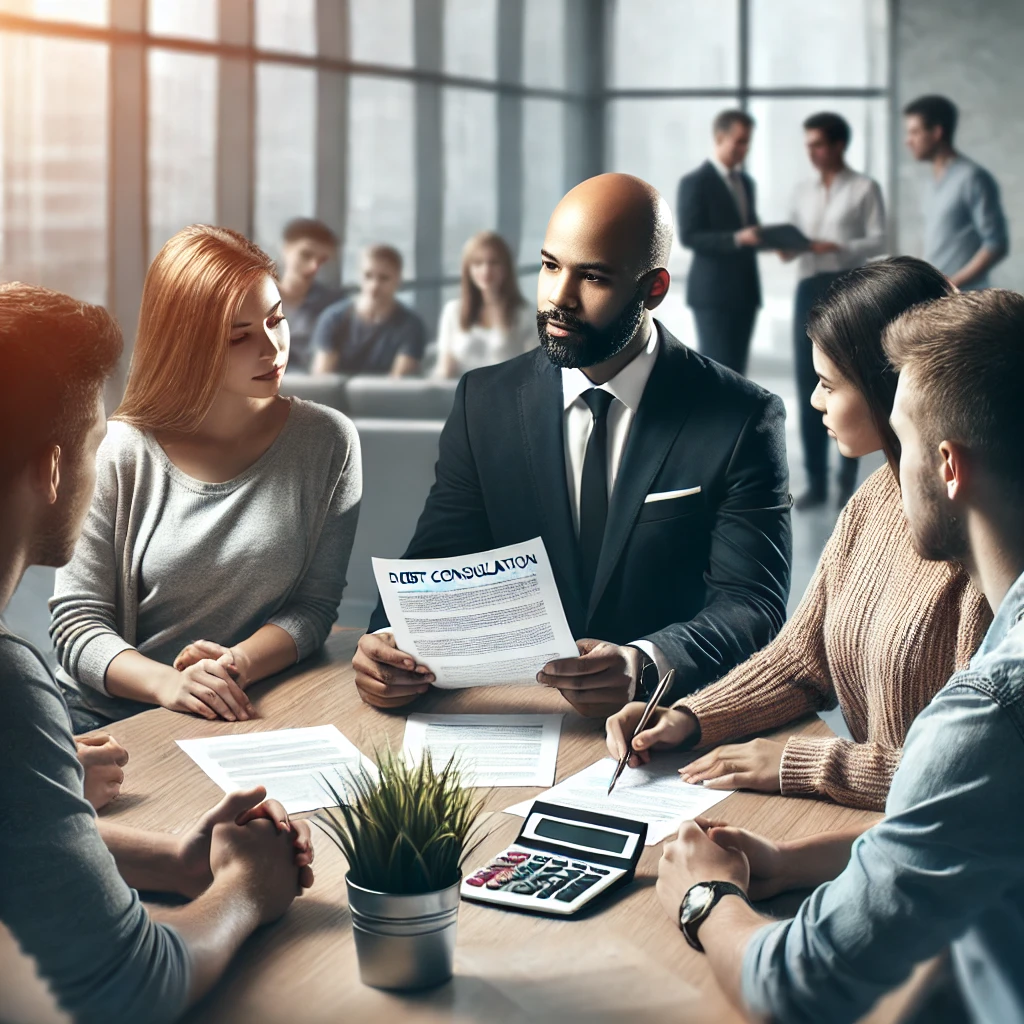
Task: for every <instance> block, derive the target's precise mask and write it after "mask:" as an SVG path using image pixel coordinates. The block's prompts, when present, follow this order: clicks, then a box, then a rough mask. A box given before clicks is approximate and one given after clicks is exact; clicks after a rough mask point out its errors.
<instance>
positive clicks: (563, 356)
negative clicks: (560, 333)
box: [537, 288, 644, 369]
mask: <svg viewBox="0 0 1024 1024" xmlns="http://www.w3.org/2000/svg"><path fill="white" fill-rule="evenodd" d="M643 316H644V294H643V291H642V290H641V289H640V288H637V290H636V292H634V294H633V297H632V298H631V299H630V300H629V302H627V303H626V305H625V306H624V307H623V309H622V311H621V312H620V313H619V315H618V316H616V317H615V319H614V320H613V321H612V322H611V323H610V324H608V326H607V327H594V326H593V325H592V324H588V323H587V322H586V321H585V320H581V319H580V318H579V317H578V316H574V315H573V314H572V313H570V312H568V311H567V310H560V309H556V310H552V311H550V312H546V311H540V310H539V311H538V312H537V334H538V335H539V336H540V343H541V347H542V348H543V349H544V351H545V352H546V353H547V356H548V359H550V360H551V362H552V363H554V365H555V366H558V367H562V368H565V369H573V368H577V369H578V368H581V367H584V366H597V365H598V364H599V363H604V362H607V361H608V360H609V359H612V358H613V357H614V356H617V355H618V354H619V353H620V352H621V351H622V350H623V349H624V348H625V347H626V346H627V345H628V344H629V343H630V342H631V341H632V340H633V338H634V337H635V336H636V332H637V330H638V329H639V327H640V323H641V322H642V320H643ZM549 323H553V324H556V325H557V326H559V327H564V328H565V329H566V330H567V331H572V332H574V333H575V335H576V338H578V340H576V338H573V337H571V336H570V337H568V338H555V337H552V336H551V335H550V334H548V330H547V327H548V324H549Z"/></svg>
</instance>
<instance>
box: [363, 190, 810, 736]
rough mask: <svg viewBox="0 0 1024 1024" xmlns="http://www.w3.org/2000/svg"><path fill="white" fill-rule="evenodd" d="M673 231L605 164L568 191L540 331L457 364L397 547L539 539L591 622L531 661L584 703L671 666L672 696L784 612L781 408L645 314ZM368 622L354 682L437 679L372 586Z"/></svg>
mask: <svg viewBox="0 0 1024 1024" xmlns="http://www.w3.org/2000/svg"><path fill="white" fill-rule="evenodd" d="M671 243H672V217H671V211H670V210H669V207H668V204H667V203H666V202H665V200H664V199H662V198H661V196H660V195H659V194H658V193H657V192H656V191H655V190H654V189H653V188H652V187H651V186H650V185H648V184H647V183H646V182H644V181H641V180H640V179H639V178H634V177H631V176H629V175H625V174H602V175H599V176H597V177H596V178H590V179H589V180H587V181H584V182H583V183H581V184H580V185H577V186H576V187H575V188H574V189H573V190H572V191H571V192H569V194H568V195H567V196H565V198H564V199H563V200H562V201H561V202H560V203H559V204H558V207H557V208H556V209H555V212H554V214H553V215H552V217H551V220H550V222H549V223H548V229H547V234H546V236H545V239H544V248H543V249H542V250H541V260H542V265H541V271H540V275H539V280H538V287H537V305H538V313H537V324H538V331H539V334H540V341H541V348H540V349H537V350H535V351H533V352H529V353H527V354H525V355H522V356H519V357H517V358H515V359H511V360H509V361H508V362H505V363H501V364H499V365H497V366H489V367H485V368H483V369H479V370H473V371H471V372H470V373H468V374H466V375H465V376H464V377H463V378H462V380H461V381H460V382H459V387H458V390H457V392H456V396H455V404H454V407H453V409H452V413H451V415H450V416H449V417H448V422H447V423H446V424H445V428H444V431H443V432H442V434H441V442H440V455H439V458H438V462H437V479H436V482H435V484H434V486H433V488H432V490H431V492H430V495H429V497H428V498H427V503H426V507H425V508H424V510H423V513H422V515H421V516H420V520H419V523H418V525H417V527H416V533H415V535H414V536H413V539H412V542H411V543H410V544H409V547H408V550H407V552H406V555H405V557H407V558H432V557H443V556H454V555H459V554H470V553H473V552H477V551H483V550H487V549H489V548H493V547H497V546H499V545H505V544H511V543H515V542H519V541H524V540H529V539H530V538H532V537H536V536H538V535H539V536H540V537H542V538H543V540H544V545H545V547H546V548H547V551H548V554H549V556H550V558H551V564H552V568H553V570H554V575H555V581H556V583H557V585H558V591H559V594H560V596H561V599H562V605H563V607H564V608H565V613H566V617H567V619H568V622H569V626H570V628H571V629H572V631H573V635H574V636H576V637H577V638H582V639H578V641H577V644H578V647H579V656H578V657H574V658H565V659H560V660H557V661H553V662H550V663H549V664H547V665H545V666H544V667H543V669H542V670H541V671H540V673H539V674H538V676H537V679H538V682H540V683H541V684H543V685H546V686H552V687H555V688H557V689H558V690H560V691H561V692H562V693H563V694H564V695H565V697H566V698H567V699H568V700H569V701H570V702H571V703H572V704H573V705H574V706H575V707H576V708H577V709H578V710H580V711H581V712H583V713H584V714H590V715H602V716H604V715H607V714H608V713H610V711H611V709H612V708H615V709H618V708H620V707H621V706H622V705H623V704H624V703H626V701H628V700H631V699H633V698H634V697H635V696H638V695H639V696H643V695H644V694H646V693H648V692H649V690H650V688H651V687H652V685H653V684H656V682H657V677H658V674H659V673H660V672H663V671H665V670H666V669H668V668H674V669H675V670H676V679H675V688H674V689H673V690H672V691H671V692H670V694H669V696H668V697H667V698H666V699H667V700H669V701H671V700H674V699H677V698H678V696H679V695H681V694H684V693H689V692H691V691H692V690H695V689H697V688H698V687H700V686H703V685H704V684H705V683H709V682H711V681H712V680H713V679H717V678H718V677H719V676H720V675H722V673H724V672H726V671H727V670H728V669H730V668H731V667H732V666H733V665H735V664H737V663H738V662H740V661H742V660H743V659H744V658H746V657H748V656H749V655H750V654H751V653H753V652H754V651H755V650H757V649H758V648H760V647H762V646H763V645H764V644H765V643H767V642H768V640H770V639H771V638H772V637H773V636H774V635H775V634H776V632H777V631H778V630H779V628H780V627H781V626H782V623H783V620H784V619H785V616H786V597H787V594H788V591H789V576H790V553H791V535H790V522H789V491H788V470H787V465H786V449H785V423H784V419H785V411H784V409H783V405H782V402H781V401H780V400H779V399H778V398H777V397H776V396H775V395H772V394H769V393H768V392H767V391H764V390H763V389H761V388H759V387H758V386H757V385H755V384H752V383H750V382H749V381H747V380H744V379H743V378H742V377H740V376H738V375H737V374H735V373H733V372H732V371H730V370H727V369H725V368H724V367H722V366H720V365H718V364H717V363H714V362H711V361H710V360H708V359H704V358H703V357H702V356H700V355H698V354H697V353H695V352H691V351H690V350H689V349H687V348H686V347H685V346H684V345H682V344H680V343H679V342H678V341H676V339H675V338H673V337H672V335H671V334H669V333H668V331H666V330H665V328H664V327H663V326H662V325H661V324H659V323H658V322H657V321H655V320H653V319H652V316H651V311H652V310H653V309H655V308H656V307H657V306H658V305H659V304H660V303H661V301H662V300H663V299H664V297H665V293H666V292H667V291H668V287H669V275H668V271H667V270H666V269H665V264H666V263H667V262H668V254H669V249H670V248H671ZM370 630H371V632H369V633H367V634H366V635H365V636H363V637H362V638H361V639H360V641H359V649H358V651H357V653H356V656H355V658H354V659H353V667H354V668H355V670H356V685H357V686H358V687H359V690H360V693H361V695H362V697H363V699H364V700H365V701H366V702H367V703H370V704H374V705H376V706H377V707H397V706H400V705H402V704H406V703H408V702H409V701H410V700H413V699H414V698H415V697H416V695H417V694H419V693H423V692H425V691H426V690H427V689H429V685H430V683H431V682H432V677H431V676H430V674H429V671H428V670H427V668H426V666H417V665H416V663H415V661H414V659H413V658H412V657H411V656H410V655H408V654H405V653H403V652H402V651H399V650H397V649H396V647H395V640H394V637H393V635H392V634H391V633H390V632H387V620H386V618H385V615H384V612H383V609H382V607H381V606H380V605H379V604H378V606H377V610H376V612H375V613H374V615H373V619H372V620H371V622H370ZM373 631H378V632H373Z"/></svg>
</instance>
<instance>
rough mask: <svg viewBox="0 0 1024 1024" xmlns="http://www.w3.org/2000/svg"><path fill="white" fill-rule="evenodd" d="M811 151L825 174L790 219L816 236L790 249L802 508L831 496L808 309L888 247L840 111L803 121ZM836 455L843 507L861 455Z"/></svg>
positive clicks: (874, 191)
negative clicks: (852, 160)
mask: <svg viewBox="0 0 1024 1024" xmlns="http://www.w3.org/2000/svg"><path fill="white" fill-rule="evenodd" d="M804 140H805V143H806V145H807V155H808V156H809V157H810V160H811V164H812V165H813V166H814V169H815V170H816V171H817V172H818V173H817V175H816V176H815V177H814V178H812V179H809V180H808V181H805V182H803V183H802V184H800V185H799V186H798V187H797V189H796V191H795V192H794V195H793V203H792V210H791V215H790V219H791V220H792V222H793V223H794V224H795V225H796V226H797V227H798V228H800V230H801V231H802V232H803V233H804V234H805V235H806V236H807V237H808V238H810V239H811V240H812V241H811V247H810V249H809V250H808V251H807V252H804V253H800V254H796V253H784V254H783V259H794V258H796V259H797V260H798V262H797V276H798V279H799V283H798V285H797V289H796V304H795V305H796V308H795V310H794V314H793V343H794V351H793V356H794V363H795V367H796V386H797V398H798V405H799V409H800V438H801V441H802V442H803V450H804V465H805V466H806V469H807V490H806V491H805V492H804V494H803V495H801V496H800V497H799V498H797V500H796V507H797V508H798V509H807V508H813V507H815V506H818V505H823V504H825V502H826V501H827V500H828V460H829V439H828V433H827V431H826V429H825V426H824V424H823V423H822V421H821V415H820V414H819V413H818V412H816V411H815V410H814V409H813V408H812V407H811V402H810V399H811V393H812V392H813V391H814V388H815V387H816V386H817V383H818V378H817V375H816V374H815V372H814V364H813V363H812V361H811V348H812V346H811V339H810V338H809V337H808V336H807V331H806V329H805V326H806V324H807V314H808V313H809V312H810V310H811V306H813V305H814V303H815V302H817V301H818V299H820V298H822V296H824V294H825V292H826V291H828V288H829V285H831V284H832V282H833V281H834V280H835V279H836V278H837V277H839V276H840V275H841V274H843V273H844V272H845V271H847V270H853V268H854V267H859V266H861V265H862V264H864V263H866V262H867V261H868V260H869V259H871V258H872V257H874V256H880V255H881V254H882V253H883V252H885V248H886V236H885V207H884V205H883V203H882V190H881V188H879V186H878V182H876V181H874V180H873V179H872V178H869V177H868V176H867V175H866V174H859V173H858V172H857V171H854V170H851V169H850V168H849V167H847V165H846V147H847V146H848V145H849V144H850V126H849V124H847V122H846V120H845V119H844V118H842V117H840V116H839V115H838V114H832V113H821V114H813V115H812V116H811V117H809V118H807V120H806V121H804ZM836 454H837V455H838V457H839V460H840V468H839V506H840V507H842V506H843V505H845V504H846V502H847V500H848V499H849V497H850V495H851V494H852V493H853V490H854V488H855V487H856V484H857V460H856V459H847V458H846V457H845V456H843V455H839V453H838V449H837V451H836Z"/></svg>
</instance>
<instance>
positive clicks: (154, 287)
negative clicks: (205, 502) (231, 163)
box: [112, 224, 276, 433]
mask: <svg viewBox="0 0 1024 1024" xmlns="http://www.w3.org/2000/svg"><path fill="white" fill-rule="evenodd" d="M268 275H269V276H270V277H272V278H276V273H275V269H274V263H273V261H272V260H271V259H270V257H269V256H268V255H267V254H266V253H265V252H264V251H263V250H262V249H260V248H259V246H257V245H254V244H253V243H252V242H250V241H249V239H247V238H246V237H245V236H244V235H240V234H239V233H238V232H237V231H231V230H229V229H228V228H217V227H210V226H208V225H206V224H193V225H192V226H191V227H187V228H184V229H183V230H181V231H179V232H178V233H177V234H176V235H175V236H174V237H173V238H171V239H169V240H168V242H167V243H166V244H165V245H164V247H163V248H162V249H161V250H160V252H159V253H157V256H156V259H155V260H153V262H152V264H151V265H150V268H149V271H148V272H147V274H146V283H145V285H144V286H143V289H142V308H141V310H140V311H139V329H138V332H137V333H136V336H135V349H134V352H133V354H132V362H131V368H130V369H129V371H128V384H127V386H126V388H125V392H124V398H123V399H122V400H121V404H120V405H119V406H118V408H117V410H116V412H115V413H114V415H113V417H112V418H113V419H119V420H124V421H125V422H126V423H131V424H132V425H133V426H136V427H138V428H139V429H141V430H146V431H149V432H153V431H160V430H167V431H175V432H181V433H190V432H192V431H194V430H196V429H197V428H198V426H199V424H200V423H201V422H202V420H203V418H204V417H205V416H206V414H207V413H208V412H209V411H210V408H211V406H212V405H213V403H214V399H215V398H216V395H217V391H218V390H219V389H220V386H221V382H222V381H223V379H224V372H225V364H226V363H227V356H228V341H229V338H230V335H231V322H232V320H233V319H234V318H235V315H236V314H237V312H238V309H239V307H240V306H241V304H242V302H243V300H244V299H245V296H246V294H247V293H248V292H249V291H250V289H252V288H253V287H254V286H255V285H257V284H258V283H259V282H260V281H261V280H262V279H263V278H264V277H266V276H268Z"/></svg>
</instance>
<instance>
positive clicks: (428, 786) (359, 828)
mask: <svg viewBox="0 0 1024 1024" xmlns="http://www.w3.org/2000/svg"><path fill="white" fill-rule="evenodd" d="M375 754H376V760H377V765H378V769H379V778H378V779H374V778H373V777H372V776H370V775H369V774H368V773H367V772H366V770H365V769H364V768H362V767H360V769H359V770H358V772H353V773H352V775H351V778H350V779H349V782H348V787H347V788H348V790H349V792H350V797H349V799H348V800H347V801H346V798H345V796H344V795H343V794H341V793H339V792H338V791H337V790H336V789H335V788H334V786H332V785H331V783H330V782H329V781H328V780H327V779H324V780H323V782H324V786H325V787H326V788H327V789H328V790H329V791H330V794H331V796H332V797H333V798H334V800H335V801H336V802H337V804H338V807H337V808H324V809H323V810H321V811H319V812H318V813H317V815H316V817H315V819H314V820H315V821H316V823H317V825H319V827H320V828H321V830H322V831H323V832H324V833H325V834H326V835H327V836H328V837H329V838H330V839H331V840H332V841H333V842H334V843H335V844H336V845H337V846H338V847H339V849H340V850H341V852H342V853H343V854H344V855H345V858H346V859H347V860H348V864H349V877H350V878H351V880H352V881H353V882H354V883H355V884H356V885H359V886H362V888H364V889H371V890H373V891H375V892H386V893H392V894H395V895H398V894H412V893H423V892H435V891H437V890H439V889H446V888H448V886H450V885H454V884H455V883H456V882H457V881H458V880H459V872H460V870H461V867H462V863H463V861H464V860H465V859H466V858H467V857H468V856H469V855H470V854H471V853H472V852H473V851H474V850H475V849H476V848H477V846H479V844H480V842H482V841H483V839H484V836H483V835H478V834H477V833H478V829H477V828H476V822H477V819H478V817H479V815H480V811H481V810H482V808H483V799H482V798H474V796H473V791H472V790H470V789H467V788H464V787H463V785H462V777H461V772H460V770H459V766H458V763H457V761H456V758H455V757H454V756H453V757H451V758H450V759H449V760H448V762H447V763H446V764H445V765H444V767H442V768H441V769H439V770H438V769H435V768H434V763H433V759H432V758H431V756H430V753H429V751H428V752H427V753H426V754H425V756H424V757H423V759H422V761H420V763H419V764H418V765H414V766H412V767H410V766H408V765H407V764H406V763H405V760H404V758H402V757H401V756H400V755H396V754H395V753H394V752H393V751H391V750H385V751H384V752H383V753H380V752H375Z"/></svg>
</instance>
